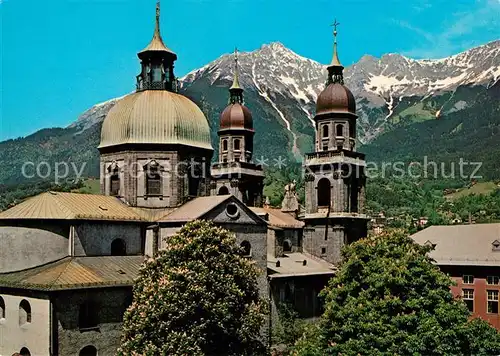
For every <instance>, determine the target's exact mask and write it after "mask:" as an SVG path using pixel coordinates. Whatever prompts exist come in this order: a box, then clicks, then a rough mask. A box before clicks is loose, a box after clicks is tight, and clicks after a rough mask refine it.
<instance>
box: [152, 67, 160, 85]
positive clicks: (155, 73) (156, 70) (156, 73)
mask: <svg viewBox="0 0 500 356" xmlns="http://www.w3.org/2000/svg"><path fill="white" fill-rule="evenodd" d="M161 77H162V70H161V66H160V65H159V66H155V67H154V68H153V82H161Z"/></svg>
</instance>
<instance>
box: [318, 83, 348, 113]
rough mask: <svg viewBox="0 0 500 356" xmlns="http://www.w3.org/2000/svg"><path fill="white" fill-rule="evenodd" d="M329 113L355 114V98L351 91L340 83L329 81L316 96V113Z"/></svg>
mask: <svg viewBox="0 0 500 356" xmlns="http://www.w3.org/2000/svg"><path fill="white" fill-rule="evenodd" d="M329 113H351V114H356V100H355V99H354V95H353V94H352V93H351V91H350V90H349V89H348V88H347V87H346V86H344V85H342V84H340V83H331V84H330V85H328V86H327V87H326V89H325V90H323V92H322V93H321V94H319V96H318V100H317V102H316V115H321V114H329Z"/></svg>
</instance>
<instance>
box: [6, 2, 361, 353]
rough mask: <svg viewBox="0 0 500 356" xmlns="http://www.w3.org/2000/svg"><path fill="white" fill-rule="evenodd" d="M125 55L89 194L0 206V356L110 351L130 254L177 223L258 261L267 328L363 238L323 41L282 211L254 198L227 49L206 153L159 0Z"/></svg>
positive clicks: (311, 300)
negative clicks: (307, 128) (299, 173)
mask: <svg viewBox="0 0 500 356" xmlns="http://www.w3.org/2000/svg"><path fill="white" fill-rule="evenodd" d="M336 35H337V34H336V32H335V36H336ZM138 58H139V61H140V73H139V74H138V75H137V77H136V78H135V79H136V91H135V92H134V93H132V94H129V95H127V96H125V97H124V98H123V99H121V100H120V101H119V102H118V103H117V104H116V105H115V106H114V107H113V108H112V109H111V111H110V112H109V113H108V115H107V117H106V118H105V120H104V123H103V126H102V132H101V141H100V145H99V147H98V149H99V152H100V188H101V195H90V194H77V193H61V192H46V193H42V194H40V195H38V196H35V197H32V198H29V199H27V200H25V201H24V202H22V203H20V204H18V205H16V206H14V207H12V208H10V209H8V210H6V211H3V212H1V213H0V355H9V356H10V355H12V354H14V353H19V354H21V355H23V356H27V355H33V356H35V355H36V356H40V355H50V356H55V355H65V356H66V355H75V356H96V355H99V356H108V355H114V354H115V352H116V350H117V348H118V347H119V345H120V335H121V327H122V320H123V313H124V312H125V310H126V308H127V307H128V306H129V305H130V304H131V302H132V287H133V281H134V279H135V278H136V277H137V275H138V271H139V269H140V266H141V264H142V263H143V261H144V260H145V259H146V258H152V257H154V256H155V255H156V254H157V252H158V251H159V250H161V249H162V248H163V247H164V242H165V241H166V240H168V238H169V237H171V236H173V235H175V234H176V233H177V232H178V231H179V229H180V228H181V227H182V226H183V225H185V224H186V223H187V222H189V221H193V220H196V219H205V220H210V221H213V222H214V223H215V224H217V225H218V226H221V227H223V228H226V229H228V230H230V231H231V232H233V233H234V234H235V236H236V239H237V243H238V244H239V245H240V247H241V251H242V252H241V253H242V255H244V256H245V257H247V258H251V259H253V260H254V261H255V263H256V265H257V266H258V267H259V268H260V269H261V270H262V272H263V273H262V275H261V276H260V277H259V279H258V285H259V288H260V290H261V293H262V296H263V297H266V298H270V302H271V309H272V310H271V314H270V319H269V321H270V324H271V328H272V323H274V322H276V320H278V319H279V318H277V314H278V309H279V305H280V304H281V303H291V304H292V305H294V306H295V308H296V309H297V311H298V312H299V314H300V315H302V316H303V317H313V316H318V315H320V313H321V310H322V309H321V303H320V301H319V299H318V293H319V292H320V291H321V289H322V288H323V287H324V286H325V285H326V283H327V281H328V279H329V278H330V277H331V276H332V275H333V274H334V273H335V271H336V269H335V264H336V263H338V262H339V259H340V248H341V247H342V246H343V245H344V244H346V243H349V242H352V241H354V240H356V239H358V238H360V237H363V236H365V235H366V223H367V219H366V216H365V215H364V214H363V210H364V194H365V192H364V187H365V180H366V179H365V176H364V167H365V163H364V156H363V155H362V154H361V153H358V152H356V150H355V144H356V118H357V116H356V104H355V101H354V97H353V95H352V93H351V92H350V91H349V89H347V88H346V87H345V85H344V83H343V74H342V71H343V67H342V65H341V64H340V62H339V60H338V56H337V43H336V40H335V50H334V60H333V62H332V64H331V65H330V66H329V68H328V72H329V74H328V84H327V86H326V88H325V90H324V91H323V92H322V93H321V94H320V96H319V98H318V103H317V113H316V117H315V123H316V131H317V134H316V145H315V152H314V153H311V154H308V155H306V157H305V161H304V162H305V163H304V168H305V170H306V177H307V179H306V203H305V207H300V206H299V203H298V200H297V195H296V192H295V184H294V183H292V184H289V185H288V186H287V189H286V193H285V200H284V204H283V207H282V209H277V208H271V207H269V206H267V205H265V204H264V201H265V199H264V197H263V185H264V172H263V169H262V167H261V166H259V165H257V164H255V163H254V162H253V160H252V156H253V148H254V145H253V140H254V136H255V135H258V132H255V130H254V125H253V123H254V120H258V119H259V118H254V117H252V113H251V111H250V109H249V108H248V107H246V106H245V103H244V89H243V87H242V85H241V81H240V77H239V68H238V57H237V53H236V54H235V62H234V79H233V84H232V86H231V87H230V88H229V104H228V106H227V108H226V109H225V110H224V111H223V112H222V113H221V116H220V121H219V131H218V143H219V156H218V157H215V158H213V157H212V156H213V147H212V144H211V137H210V128H209V124H208V120H207V118H206V117H205V115H204V114H203V112H202V111H201V110H200V108H199V107H198V106H197V105H196V104H195V103H194V102H193V101H191V100H190V99H189V98H187V97H185V96H183V95H181V94H179V93H178V88H179V84H178V82H177V79H176V77H175V74H174V63H175V61H176V60H177V55H176V54H175V53H174V52H173V51H172V50H171V49H169V48H168V47H167V46H166V45H165V42H164V41H163V39H162V36H161V34H160V7H159V4H158V5H157V10H156V25H155V30H154V34H153V38H152V40H151V41H150V43H149V44H148V45H147V46H146V48H144V49H143V50H142V51H140V52H139V53H138ZM212 160H213V161H214V162H215V163H214V164H212Z"/></svg>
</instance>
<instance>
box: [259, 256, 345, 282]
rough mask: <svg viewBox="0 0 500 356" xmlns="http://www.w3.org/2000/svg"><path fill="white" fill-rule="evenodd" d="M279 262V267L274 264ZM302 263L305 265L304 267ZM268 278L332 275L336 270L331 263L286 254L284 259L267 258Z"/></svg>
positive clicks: (310, 257)
mask: <svg viewBox="0 0 500 356" xmlns="http://www.w3.org/2000/svg"><path fill="white" fill-rule="evenodd" d="M278 260H279V267H276V262H277V261H278ZM304 261H306V264H305V265H304ZM267 269H268V270H270V271H271V272H272V274H271V275H270V278H280V277H293V276H307V275H321V274H334V273H335V272H336V270H337V269H336V268H335V266H334V265H332V264H331V263H329V262H327V261H325V260H322V259H320V258H317V257H315V256H312V255H309V254H306V253H299V252H295V253H287V254H285V256H284V257H274V256H269V255H268V256H267Z"/></svg>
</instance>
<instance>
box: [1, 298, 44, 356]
mask: <svg viewBox="0 0 500 356" xmlns="http://www.w3.org/2000/svg"><path fill="white" fill-rule="evenodd" d="M0 296H1V297H2V298H3V300H4V302H5V311H6V313H5V319H0V356H11V355H12V354H13V353H15V352H19V351H20V350H21V348H23V347H26V348H28V350H29V351H30V353H31V355H32V356H45V355H49V354H50V301H49V300H48V299H36V298H26V297H18V296H13V295H5V294H0ZM23 299H26V300H27V301H28V302H29V303H30V306H31V323H29V324H25V325H22V326H19V303H20V302H21V300H23Z"/></svg>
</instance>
